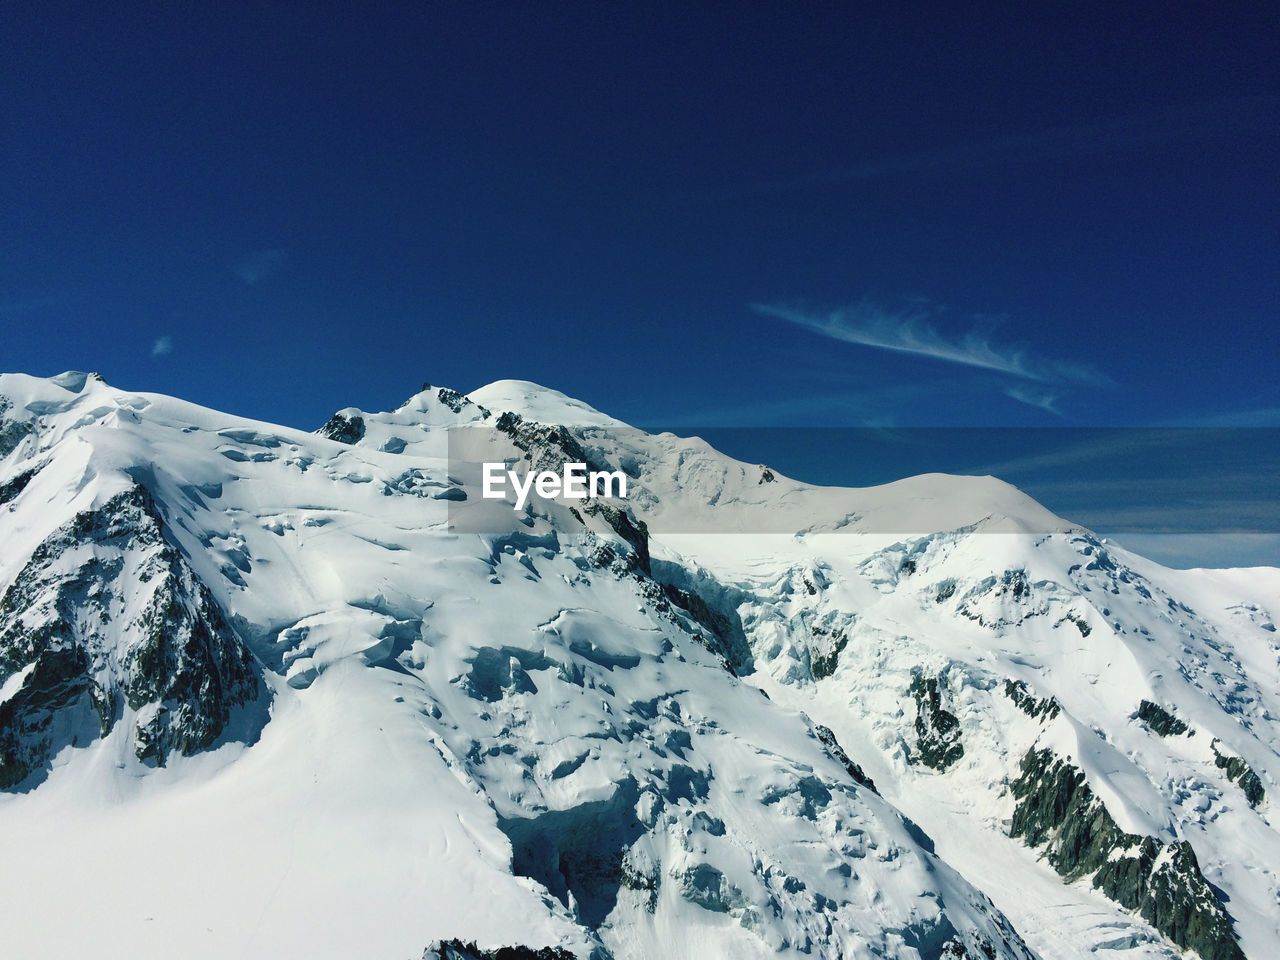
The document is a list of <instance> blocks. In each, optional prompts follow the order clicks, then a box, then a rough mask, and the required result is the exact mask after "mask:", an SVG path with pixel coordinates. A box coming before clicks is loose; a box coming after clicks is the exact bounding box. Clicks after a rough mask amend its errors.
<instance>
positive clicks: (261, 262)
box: [234, 247, 288, 287]
mask: <svg viewBox="0 0 1280 960" xmlns="http://www.w3.org/2000/svg"><path fill="white" fill-rule="evenodd" d="M287 256H288V251H285V250H282V249H280V248H278V247H271V248H268V249H264V250H254V251H253V252H252V253H249V254H246V255H245V256H244V257H242V258H241V259H240V260H239V261H237V263H236V265H235V267H234V270H235V274H236V276H237V277H239V278H240V279H241V280H243V281H244V282H245V283H247V284H248V285H249V286H251V287H256V286H257V285H258V284H260V283H261V282H262V281H263V280H265V279H267V277H269V276H271V275H272V274H273V273H276V272H278V271H279V270H280V268H281V267H283V266H284V263H285V259H286V257H287Z"/></svg>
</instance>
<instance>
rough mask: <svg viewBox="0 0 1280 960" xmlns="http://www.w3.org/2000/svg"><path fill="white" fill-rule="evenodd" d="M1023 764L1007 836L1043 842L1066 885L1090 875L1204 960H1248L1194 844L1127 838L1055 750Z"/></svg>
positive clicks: (1036, 843)
mask: <svg viewBox="0 0 1280 960" xmlns="http://www.w3.org/2000/svg"><path fill="white" fill-rule="evenodd" d="M1021 767H1022V775H1021V776H1020V777H1019V778H1018V779H1017V780H1016V781H1014V783H1013V784H1012V790H1013V796H1014V798H1015V800H1016V805H1015V807H1014V813H1013V822H1012V825H1011V827H1010V830H1009V834H1010V836H1013V837H1022V838H1023V839H1024V840H1025V841H1026V843H1027V844H1028V845H1029V846H1033V847H1038V846H1041V845H1045V846H1046V857H1047V859H1048V861H1049V863H1051V864H1052V865H1053V867H1054V869H1055V870H1057V871H1058V873H1060V874H1062V875H1063V876H1064V877H1065V878H1067V880H1069V881H1070V880H1078V879H1080V878H1081V877H1086V876H1090V875H1092V876H1093V885H1094V887H1095V888H1097V889H1099V890H1101V891H1102V892H1103V893H1105V894H1106V895H1107V896H1108V897H1109V898H1111V899H1112V900H1114V901H1116V902H1117V903H1119V904H1121V905H1122V906H1124V907H1127V908H1129V909H1130V910H1136V911H1138V913H1139V914H1140V915H1141V916H1142V918H1143V919H1144V920H1146V921H1147V922H1148V923H1150V924H1151V925H1152V926H1153V927H1155V928H1156V929H1157V930H1159V931H1160V932H1161V933H1163V934H1164V935H1165V936H1167V937H1168V938H1169V939H1170V940H1172V941H1173V942H1174V943H1176V944H1177V945H1178V946H1180V947H1183V948H1184V949H1189V950H1194V951H1195V952H1196V953H1198V954H1199V955H1200V956H1201V957H1203V958H1204V960H1243V958H1244V954H1243V953H1242V952H1241V950H1240V946H1239V944H1238V943H1237V942H1236V937H1235V931H1234V930H1233V929H1232V925H1231V918H1230V917H1229V916H1228V915H1227V912H1226V910H1225V909H1224V908H1223V906H1222V904H1221V903H1220V902H1219V901H1218V898H1217V895H1216V894H1215V893H1214V891H1213V888H1212V887H1210V886H1209V883H1208V881H1206V880H1205V878H1204V876H1203V874H1201V872H1200V865H1199V863H1198V862H1197V861H1196V855H1195V851H1194V850H1192V848H1191V845H1190V844H1189V843H1187V842H1186V841H1178V842H1176V843H1170V844H1166V843H1164V842H1163V841H1161V840H1159V839H1157V838H1155V837H1143V836H1138V835H1136V834H1131V833H1125V832H1124V831H1123V830H1121V829H1120V828H1119V827H1118V826H1117V825H1116V822H1115V820H1113V819H1112V817H1111V814H1110V813H1109V812H1108V811H1107V808H1106V807H1105V806H1104V805H1103V804H1102V802H1101V801H1100V800H1098V798H1097V797H1096V796H1095V795H1094V793H1093V791H1092V790H1090V789H1089V786H1088V784H1087V783H1085V777H1084V774H1083V773H1082V772H1081V771H1080V770H1078V769H1077V768H1076V767H1074V766H1072V765H1071V764H1069V763H1067V762H1066V761H1064V760H1062V759H1061V758H1060V757H1056V756H1055V755H1054V754H1053V752H1052V751H1050V750H1035V749H1032V750H1028V751H1027V754H1026V756H1025V757H1023V758H1022V764H1021Z"/></svg>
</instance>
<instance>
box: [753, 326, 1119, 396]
mask: <svg viewBox="0 0 1280 960" xmlns="http://www.w3.org/2000/svg"><path fill="white" fill-rule="evenodd" d="M751 309H752V310H754V311H755V312H756V313H759V314H761V315H762V316H767V317H773V318H775V319H778V320H785V321H787V322H788V323H794V324H796V325H797V326H800V327H804V328H805V329H807V330H811V331H813V332H814V333H818V334H821V335H822V336H825V337H830V338H831V339H832V340H842V341H844V342H845V343H854V344H858V345H860V346H864V347H873V348H875V349H878V350H890V351H893V352H894V353H906V354H912V355H915V356H920V357H929V358H932V359H934V360H941V361H945V362H947V363H956V364H961V365H963V366H967V367H976V368H978V369H980V370H990V371H993V372H995V373H1001V374H1005V375H1007V376H1011V377H1017V378H1019V379H1022V380H1033V381H1037V382H1040V383H1046V384H1054V383H1059V384H1061V383H1080V384H1104V383H1108V382H1110V381H1109V380H1108V378H1107V377H1106V376H1105V375H1104V374H1102V373H1100V372H1098V371H1097V370H1094V369H1093V368H1092V367H1089V366H1086V365H1084V364H1077V363H1064V362H1061V361H1057V360H1049V359H1040V358H1036V357H1033V356H1032V355H1030V354H1029V353H1027V352H1026V351H1025V350H1021V349H1018V348H1013V347H1008V346H1002V345H999V344H996V343H993V342H992V341H991V339H990V338H989V337H988V336H987V335H986V334H985V333H984V332H982V331H980V330H970V331H968V332H966V333H963V334H961V335H959V336H958V337H957V336H947V335H946V334H944V333H942V332H940V331H939V330H938V329H937V328H936V327H935V326H934V325H933V323H932V322H931V321H930V318H931V316H932V312H931V311H930V310H929V309H928V308H927V307H925V306H908V307H906V308H903V309H898V310H894V309H890V308H887V307H882V306H879V305H878V304H875V303H871V302H869V301H863V302H862V303H859V304H857V305H855V306H852V307H847V308H845V309H842V310H834V311H832V312H830V313H827V314H814V313H811V312H809V311H805V310H798V309H795V308H793V307H787V306H780V305H777V304H767V303H755V304H751ZM1014 399H1022V398H1020V397H1014ZM1023 402H1029V401H1025V400H1024V401H1023ZM1037 405H1042V404H1037ZM1046 409H1047V408H1046Z"/></svg>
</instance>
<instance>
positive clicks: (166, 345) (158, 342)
mask: <svg viewBox="0 0 1280 960" xmlns="http://www.w3.org/2000/svg"><path fill="white" fill-rule="evenodd" d="M170 353H173V337H171V336H169V335H168V334H167V333H166V334H165V335H164V336H163V337H156V339H155V342H153V343H152V344H151V355H152V356H153V357H163V356H166V355H167V354H170Z"/></svg>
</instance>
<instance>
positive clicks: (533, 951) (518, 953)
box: [422, 940, 577, 960]
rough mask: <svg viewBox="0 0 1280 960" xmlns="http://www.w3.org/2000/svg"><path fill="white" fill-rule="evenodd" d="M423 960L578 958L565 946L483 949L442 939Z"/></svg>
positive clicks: (429, 949) (548, 959) (541, 959)
mask: <svg viewBox="0 0 1280 960" xmlns="http://www.w3.org/2000/svg"><path fill="white" fill-rule="evenodd" d="M422 960H577V957H576V956H574V955H573V954H572V953H570V952H569V951H568V950H565V949H564V948H563V947H537V948H534V947H497V948H495V949H493V950H481V949H480V948H479V947H477V946H476V945H475V943H464V942H463V941H461V940H441V941H437V942H436V943H433V944H432V945H431V946H429V947H427V949H426V951H425V952H424V953H423V954H422Z"/></svg>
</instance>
